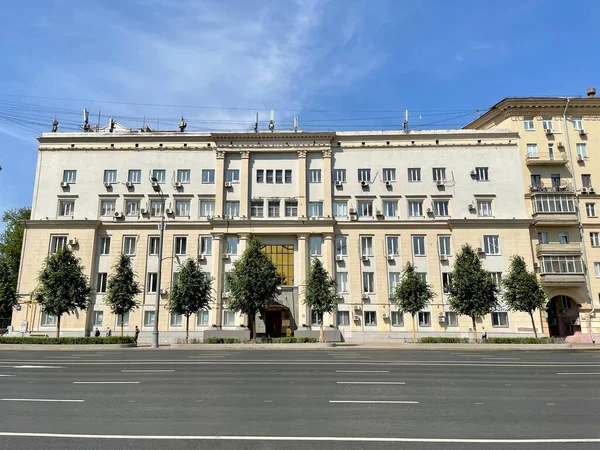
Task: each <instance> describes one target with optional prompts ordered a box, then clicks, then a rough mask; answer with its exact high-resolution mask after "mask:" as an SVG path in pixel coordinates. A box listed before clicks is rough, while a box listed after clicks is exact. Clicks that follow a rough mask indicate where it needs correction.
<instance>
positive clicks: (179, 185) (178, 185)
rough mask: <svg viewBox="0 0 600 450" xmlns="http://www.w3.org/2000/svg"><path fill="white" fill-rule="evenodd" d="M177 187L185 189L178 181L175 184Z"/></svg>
mask: <svg viewBox="0 0 600 450" xmlns="http://www.w3.org/2000/svg"><path fill="white" fill-rule="evenodd" d="M175 187H176V188H180V187H183V184H181V183H180V182H179V181H176V182H175Z"/></svg>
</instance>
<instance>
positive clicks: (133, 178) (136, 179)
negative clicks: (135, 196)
mask: <svg viewBox="0 0 600 450" xmlns="http://www.w3.org/2000/svg"><path fill="white" fill-rule="evenodd" d="M127 181H129V182H130V183H131V184H140V183H141V181H142V171H141V170H130V171H129V172H127Z"/></svg>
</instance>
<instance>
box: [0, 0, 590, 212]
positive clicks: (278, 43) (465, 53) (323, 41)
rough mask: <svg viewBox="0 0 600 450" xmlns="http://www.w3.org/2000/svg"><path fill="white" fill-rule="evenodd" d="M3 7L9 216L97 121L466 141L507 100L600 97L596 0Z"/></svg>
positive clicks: (3, 202)
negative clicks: (46, 146) (80, 132)
mask: <svg viewBox="0 0 600 450" xmlns="http://www.w3.org/2000/svg"><path fill="white" fill-rule="evenodd" d="M4 3H5V4H3V11H2V16H3V18H4V20H3V21H2V22H3V23H2V27H0V42H2V45H1V46H0V58H1V61H2V70H1V71H0V165H1V166H2V167H3V170H2V171H1V172H0V185H1V186H2V189H0V211H1V210H4V209H7V208H12V207H18V206H24V205H30V204H31V197H32V191H33V182H34V177H35V165H36V160H37V141H36V140H35V138H36V136H38V135H39V133H40V132H41V131H43V130H49V129H50V127H51V121H52V119H53V118H54V117H56V118H57V119H58V120H59V121H60V122H61V125H60V130H62V131H67V130H69V129H75V127H76V126H77V124H78V123H80V122H81V113H80V111H81V110H82V109H83V108H84V107H86V108H87V109H89V110H90V115H91V116H92V117H93V118H97V116H98V111H100V110H101V111H102V119H101V120H102V123H103V124H105V123H106V121H107V120H108V117H109V116H113V117H116V118H117V120H118V121H120V122H123V123H125V124H126V125H128V126H131V127H140V126H141V125H142V123H143V118H144V117H146V121H147V123H148V124H149V125H150V126H151V127H153V126H155V124H156V122H157V118H158V119H159V123H160V128H170V129H173V128H175V126H176V124H177V122H178V121H179V119H180V116H181V114H183V115H184V116H185V118H186V121H187V122H188V130H199V129H202V130H207V129H211V128H212V129H244V128H248V127H251V124H252V121H253V111H254V110H260V115H261V122H262V121H263V120H264V119H265V118H267V115H268V112H267V110H268V109H275V110H276V118H277V123H278V127H279V128H286V127H291V121H292V118H293V116H296V115H297V116H299V117H300V126H301V128H302V129H305V130H306V129H312V130H325V129H336V128H337V129H340V128H341V129H361V128H362V129H369V128H380V129H381V128H398V127H400V126H401V123H402V119H401V116H402V115H403V113H402V111H404V110H405V109H409V110H410V111H411V120H410V122H411V126H412V127H415V128H457V127H459V126H461V125H462V124H464V123H466V122H468V121H469V119H472V118H473V117H475V115H476V110H477V109H480V110H485V109H486V108H489V107H490V106H492V105H493V104H494V103H496V102H497V101H499V100H501V99H502V98H504V97H509V96H536V95H540V96H546V95H560V96H567V95H568V96H577V95H585V90H586V88H588V87H591V86H596V87H598V88H600V79H599V78H598V74H599V73H600V62H599V59H598V58H597V54H598V48H600V46H599V44H600V38H599V35H598V32H597V17H598V16H599V15H600V14H599V13H600V3H599V2H598V1H597V0H579V1H577V2H564V1H555V0H519V1H517V0H506V1H504V2H500V3H498V2H486V1H467V0H452V1H450V0H448V1H444V0H437V1H433V0H421V1H419V0H413V1H410V2H409V1H403V0H389V1H386V0H370V1H366V0H365V1H363V0H330V1H326V0H306V1H293V0H260V1H251V0H239V1H236V0H227V1H225V0H214V1H212V0H135V1H134V0H123V1H116V0H114V1H113V0H105V1H103V2H82V1H68V0H64V1H58V0H54V1H51V0H28V1H25V2H4ZM66 99H70V100H66ZM157 105H175V106H157ZM388 118H389V119H388ZM94 120H97V119H94ZM94 120H92V122H93V121H94ZM264 126H265V125H264V124H262V125H261V128H262V127H264Z"/></svg>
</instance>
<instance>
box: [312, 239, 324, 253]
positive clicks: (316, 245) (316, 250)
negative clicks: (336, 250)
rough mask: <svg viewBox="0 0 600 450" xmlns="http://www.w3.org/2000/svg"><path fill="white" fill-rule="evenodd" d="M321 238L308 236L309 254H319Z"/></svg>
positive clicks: (321, 243)
mask: <svg viewBox="0 0 600 450" xmlns="http://www.w3.org/2000/svg"><path fill="white" fill-rule="evenodd" d="M322 246H323V238H322V237H321V236H311V237H310V256H321V248H322Z"/></svg>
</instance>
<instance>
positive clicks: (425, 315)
mask: <svg viewBox="0 0 600 450" xmlns="http://www.w3.org/2000/svg"><path fill="white" fill-rule="evenodd" d="M418 316H419V327H430V326H431V312H429V311H419V314H418Z"/></svg>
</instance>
